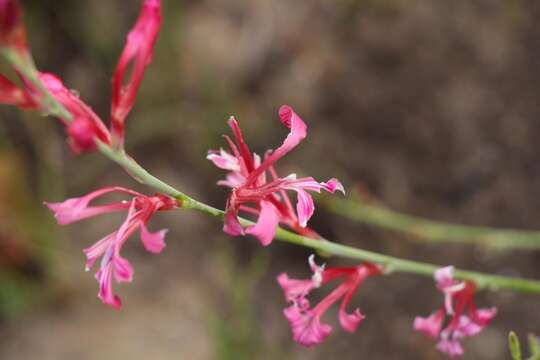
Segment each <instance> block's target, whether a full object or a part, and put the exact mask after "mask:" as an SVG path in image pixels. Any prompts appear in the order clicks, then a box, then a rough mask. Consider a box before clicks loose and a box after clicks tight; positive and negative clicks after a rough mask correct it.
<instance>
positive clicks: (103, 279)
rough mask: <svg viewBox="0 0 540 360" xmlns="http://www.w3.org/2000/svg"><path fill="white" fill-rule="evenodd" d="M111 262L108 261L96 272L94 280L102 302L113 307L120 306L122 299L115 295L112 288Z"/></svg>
mask: <svg viewBox="0 0 540 360" xmlns="http://www.w3.org/2000/svg"><path fill="white" fill-rule="evenodd" d="M112 276H113V263H112V262H109V263H108V264H107V265H106V266H104V267H102V268H101V269H100V270H99V271H98V272H97V273H96V280H97V281H98V282H99V292H98V297H99V298H100V299H101V301H102V302H103V303H104V304H107V305H110V306H112V307H113V308H115V309H119V308H120V307H122V301H121V300H120V298H119V297H118V296H116V295H115V294H114V292H113V289H112Z"/></svg>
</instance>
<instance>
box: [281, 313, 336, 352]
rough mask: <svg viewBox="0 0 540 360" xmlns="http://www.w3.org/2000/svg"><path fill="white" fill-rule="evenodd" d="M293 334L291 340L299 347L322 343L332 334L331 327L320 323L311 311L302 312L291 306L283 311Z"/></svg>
mask: <svg viewBox="0 0 540 360" xmlns="http://www.w3.org/2000/svg"><path fill="white" fill-rule="evenodd" d="M283 314H284V315H285V317H286V318H287V320H288V321H289V326H290V327H291V330H292V333H293V340H294V341H296V342H297V343H299V344H300V345H303V346H306V347H312V346H315V345H317V344H320V343H321V342H323V341H324V340H325V339H326V338H327V337H328V335H330V333H331V332H332V327H331V326H330V325H328V324H324V323H321V321H320V319H319V317H318V316H316V315H314V314H313V312H312V311H307V312H303V311H300V309H299V308H298V307H297V306H295V305H292V306H290V307H288V308H286V309H284V310H283Z"/></svg>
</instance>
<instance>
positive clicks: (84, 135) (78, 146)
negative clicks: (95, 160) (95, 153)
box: [39, 73, 111, 153]
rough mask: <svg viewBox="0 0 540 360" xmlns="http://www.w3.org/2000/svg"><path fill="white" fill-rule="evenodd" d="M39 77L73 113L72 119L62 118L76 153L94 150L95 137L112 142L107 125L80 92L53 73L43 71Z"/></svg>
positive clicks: (54, 95) (53, 94)
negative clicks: (68, 87)
mask: <svg viewBox="0 0 540 360" xmlns="http://www.w3.org/2000/svg"><path fill="white" fill-rule="evenodd" d="M39 77H40V80H41V83H42V84H43V86H45V88H46V89H47V90H48V91H49V92H50V93H51V95H52V96H53V97H54V98H55V99H56V100H57V101H58V102H59V103H60V104H62V106H64V107H65V108H66V110H67V111H68V112H70V113H71V115H72V119H71V121H68V120H67V119H62V118H60V120H61V121H62V123H63V124H64V125H65V127H66V133H67V134H68V137H69V143H70V146H71V148H72V150H73V151H74V152H75V153H80V152H83V151H92V150H94V149H95V148H96V144H95V140H94V139H95V138H97V139H99V140H101V141H102V142H104V143H106V144H110V141H111V140H110V135H109V131H108V130H107V127H106V126H105V124H103V122H102V121H101V119H100V118H99V116H97V115H96V114H95V113H94V111H93V110H92V109H91V108H90V107H89V106H88V105H86V104H85V103H84V102H83V101H82V100H81V99H80V98H79V96H78V94H76V93H74V92H73V91H71V90H69V89H67V88H66V87H65V86H64V84H63V83H62V81H61V80H60V79H59V78H58V77H56V76H55V75H53V74H48V73H41V74H40V75H39Z"/></svg>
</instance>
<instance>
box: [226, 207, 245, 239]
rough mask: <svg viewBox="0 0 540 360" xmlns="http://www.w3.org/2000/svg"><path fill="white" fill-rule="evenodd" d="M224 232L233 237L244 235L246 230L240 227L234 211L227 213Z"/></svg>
mask: <svg viewBox="0 0 540 360" xmlns="http://www.w3.org/2000/svg"><path fill="white" fill-rule="evenodd" d="M223 231H225V232H226V233H227V234H229V235H232V236H239V235H244V228H243V227H242V225H240V222H239V221H238V217H237V215H236V213H235V212H234V211H232V210H227V211H226V212H225V221H224V224H223Z"/></svg>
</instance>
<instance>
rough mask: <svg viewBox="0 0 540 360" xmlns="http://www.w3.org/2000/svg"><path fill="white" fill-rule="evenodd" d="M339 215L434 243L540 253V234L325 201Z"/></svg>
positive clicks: (365, 204) (344, 201) (364, 204)
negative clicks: (451, 243)
mask: <svg viewBox="0 0 540 360" xmlns="http://www.w3.org/2000/svg"><path fill="white" fill-rule="evenodd" d="M323 203H324V204H325V206H326V207H327V208H328V209H329V210H330V211H332V212H333V213H335V214H338V215H341V216H344V217H346V218H348V219H351V220H354V221H359V222H363V223H366V224H370V225H374V226H377V227H380V228H383V229H387V230H393V231H397V232H402V233H405V234H408V235H411V238H412V239H416V240H419V241H425V242H432V243H444V242H453V243H463V244H472V245H478V246H481V247H484V248H489V249H497V250H509V249H524V250H540V231H524V230H512V229H494V228H490V227H484V226H467V225H458V224H450V223H445V222H440V221H432V220H428V219H425V218H421V217H417V216H411V215H406V214H402V213H399V212H397V211H393V210H391V209H389V208H387V207H385V206H384V205H380V204H376V203H369V202H364V201H362V200H361V199H355V200H348V199H332V200H324V201H323Z"/></svg>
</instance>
